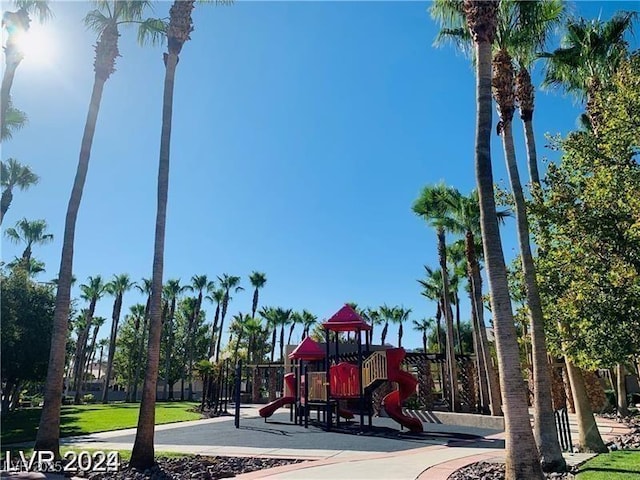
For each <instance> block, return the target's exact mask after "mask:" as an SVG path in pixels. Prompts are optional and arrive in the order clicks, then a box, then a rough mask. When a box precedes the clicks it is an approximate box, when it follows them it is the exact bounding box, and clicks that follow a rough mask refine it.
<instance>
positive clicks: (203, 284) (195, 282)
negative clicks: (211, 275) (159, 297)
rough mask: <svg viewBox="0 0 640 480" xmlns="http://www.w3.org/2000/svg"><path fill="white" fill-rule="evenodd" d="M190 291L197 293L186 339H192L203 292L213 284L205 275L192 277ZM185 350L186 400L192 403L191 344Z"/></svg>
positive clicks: (188, 343)
mask: <svg viewBox="0 0 640 480" xmlns="http://www.w3.org/2000/svg"><path fill="white" fill-rule="evenodd" d="M190 288H191V290H193V291H196V292H198V296H197V298H196V304H195V308H194V309H193V315H191V316H190V317H189V322H188V325H187V338H192V334H193V328H194V325H196V320H197V319H198V318H200V311H201V309H202V298H203V295H204V291H205V290H206V291H210V290H212V289H213V288H215V283H214V282H213V281H212V280H209V279H208V278H207V276H206V275H194V276H193V277H191V287H190ZM186 346H187V348H186V349H185V357H186V358H185V360H186V362H185V363H186V365H187V380H188V386H187V392H188V393H187V399H188V400H189V401H190V402H191V401H193V374H192V373H193V342H187V345H186Z"/></svg>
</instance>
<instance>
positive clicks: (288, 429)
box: [16, 406, 627, 480]
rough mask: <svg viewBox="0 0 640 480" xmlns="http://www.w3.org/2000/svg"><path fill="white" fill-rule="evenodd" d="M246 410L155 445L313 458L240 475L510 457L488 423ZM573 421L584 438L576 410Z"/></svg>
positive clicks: (608, 429) (400, 472)
mask: <svg viewBox="0 0 640 480" xmlns="http://www.w3.org/2000/svg"><path fill="white" fill-rule="evenodd" d="M241 412H242V413H241V421H240V428H239V429H235V428H234V425H233V417H218V418H212V419H204V420H195V421H190V422H181V423H175V424H168V425H160V426H158V427H156V436H155V441H156V445H155V446H156V451H164V452H177V453H185V454H199V455H206V456H264V457H278V458H298V459H304V460H308V461H307V462H303V463H299V464H293V465H287V466H283V467H277V468H273V469H268V470H261V471H257V472H252V473H248V474H243V475H239V476H237V477H236V478H238V479H239V480H255V479H269V480H302V479H305V480H307V479H309V480H313V479H327V478H334V479H342V478H349V479H363V480H364V479H367V480H377V479H379V480H383V479H384V480H396V479H397V480H427V479H428V480H444V479H446V478H447V477H448V476H449V475H450V474H451V473H452V472H453V471H455V470H457V469H458V468H461V467H462V466H465V465H468V464H469V463H473V462H476V461H480V460H484V461H496V462H499V461H501V460H502V461H503V459H504V441H503V438H502V437H503V434H502V432H499V431H496V430H489V429H486V428H485V429H483V428H474V427H467V426H455V425H444V424H435V423H424V432H423V433H421V434H412V433H409V432H408V431H406V430H405V431H404V432H401V431H399V430H398V428H397V427H398V424H397V423H395V422H394V421H393V420H391V419H389V418H375V419H374V420H375V421H374V427H375V429H374V431H373V432H372V433H370V434H367V433H363V434H355V433H353V434H345V433H337V432H325V431H323V430H322V429H320V428H316V427H310V428H309V429H305V428H303V427H301V426H298V425H293V424H290V423H289V413H288V409H286V408H283V409H280V410H279V411H277V412H276V413H275V414H274V415H273V416H272V417H271V418H270V419H269V421H268V422H265V421H264V419H262V418H260V417H259V415H258V406H243V408H242V410H241ZM570 424H571V427H572V430H573V434H574V438H577V428H576V425H575V418H574V417H573V416H570ZM598 427H599V428H600V431H601V433H602V435H603V437H605V438H611V437H613V436H616V435H620V434H623V433H625V432H626V431H627V429H626V427H624V426H623V425H621V424H619V423H617V422H614V421H611V420H606V419H598ZM134 437H135V429H128V430H120V431H112V432H103V433H96V434H92V435H84V436H79V437H70V438H66V439H63V443H64V444H65V445H67V446H73V447H74V448H78V449H82V448H92V449H99V450H115V449H117V450H124V449H128V450H130V449H131V448H132V446H133V441H134ZM589 457H590V455H588V454H568V455H567V459H568V461H569V462H570V463H582V462H583V461H585V460H586V459H588V458H589ZM16 478H17V477H16ZM21 478H28V477H21ZM32 478H36V477H32ZM37 478H45V477H42V476H41V477H37ZM49 478H52V479H53V478H57V477H49Z"/></svg>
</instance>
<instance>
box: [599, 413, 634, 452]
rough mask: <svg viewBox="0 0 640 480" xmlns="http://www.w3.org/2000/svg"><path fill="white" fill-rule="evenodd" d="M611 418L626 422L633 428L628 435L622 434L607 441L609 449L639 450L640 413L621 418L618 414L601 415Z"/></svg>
mask: <svg viewBox="0 0 640 480" xmlns="http://www.w3.org/2000/svg"><path fill="white" fill-rule="evenodd" d="M601 417H604V418H608V419H610V420H616V421H618V422H620V423H624V424H625V425H626V426H627V427H629V428H630V429H631V432H629V433H627V434H626V435H620V436H619V437H616V438H615V439H613V440H612V441H610V442H608V443H607V447H608V448H609V450H638V449H640V415H633V416H630V417H624V418H620V417H618V416H617V415H601Z"/></svg>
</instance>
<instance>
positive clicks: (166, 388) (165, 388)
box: [162, 319, 173, 401]
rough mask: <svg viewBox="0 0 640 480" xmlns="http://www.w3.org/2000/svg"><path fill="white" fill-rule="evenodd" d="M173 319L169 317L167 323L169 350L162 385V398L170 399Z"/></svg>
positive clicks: (166, 354) (166, 355)
mask: <svg viewBox="0 0 640 480" xmlns="http://www.w3.org/2000/svg"><path fill="white" fill-rule="evenodd" d="M172 323H173V321H172V319H169V322H168V324H167V327H168V331H167V350H166V352H165V357H164V382H163V386H162V399H163V400H165V401H166V400H169V397H170V396H169V370H170V369H171V351H172V350H173V325H172Z"/></svg>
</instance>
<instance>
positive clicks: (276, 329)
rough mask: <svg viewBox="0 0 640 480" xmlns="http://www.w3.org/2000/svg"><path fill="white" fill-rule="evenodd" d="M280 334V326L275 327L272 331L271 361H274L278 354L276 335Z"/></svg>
mask: <svg viewBox="0 0 640 480" xmlns="http://www.w3.org/2000/svg"><path fill="white" fill-rule="evenodd" d="M277 335H278V327H276V326H274V327H273V332H272V333H271V363H273V357H274V356H275V354H276V336H277Z"/></svg>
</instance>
